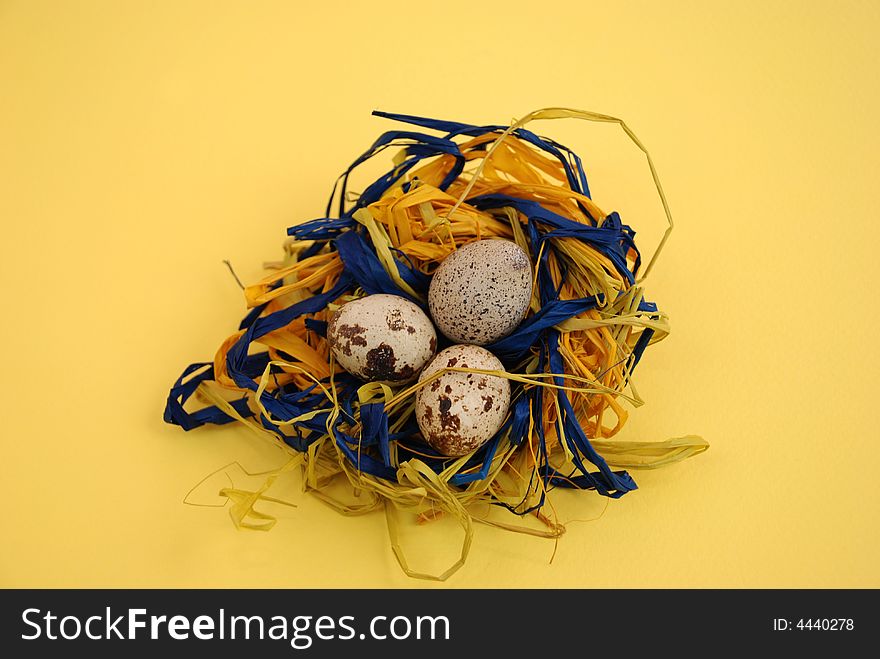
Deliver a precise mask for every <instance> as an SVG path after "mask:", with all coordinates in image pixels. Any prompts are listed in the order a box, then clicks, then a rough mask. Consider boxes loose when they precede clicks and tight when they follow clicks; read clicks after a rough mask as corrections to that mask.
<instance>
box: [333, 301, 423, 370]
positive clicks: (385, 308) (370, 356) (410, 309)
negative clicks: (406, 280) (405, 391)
mask: <svg viewBox="0 0 880 659" xmlns="http://www.w3.org/2000/svg"><path fill="white" fill-rule="evenodd" d="M327 342H328V343H329V345H330V349H331V350H332V351H333V355H334V356H335V357H336V360H337V361H338V362H339V364H340V365H341V366H342V367H343V368H344V369H345V370H346V371H348V372H349V373H351V374H352V375H354V376H356V377H358V378H361V379H362V380H369V381H373V382H383V383H386V384H401V383H404V382H408V381H410V380H412V379H413V378H414V377H415V376H416V374H417V373H418V372H419V371H420V370H421V368H422V367H423V366H424V365H425V364H426V363H427V362H428V360H429V359H430V358H431V357H432V356H433V355H434V350H435V349H436V346H437V334H436V332H435V331H434V326H433V325H432V324H431V321H430V319H429V318H428V317H427V316H426V315H425V312H424V311H422V310H421V309H420V308H419V307H418V306H417V305H416V304H414V303H412V302H410V301H409V300H407V299H405V298H402V297H398V296H396V295H383V294H380V295H368V296H367V297H363V298H360V299H358V300H354V301H352V302H349V303H347V304H345V305H343V306H341V307H340V308H339V309H338V310H337V311H336V313H334V314H333V317H332V318H331V319H330V322H329V323H328V326H327Z"/></svg>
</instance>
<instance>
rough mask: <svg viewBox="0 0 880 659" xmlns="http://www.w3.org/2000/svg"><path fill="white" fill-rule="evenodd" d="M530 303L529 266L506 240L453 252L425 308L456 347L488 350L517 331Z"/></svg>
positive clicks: (435, 280) (482, 242)
mask: <svg viewBox="0 0 880 659" xmlns="http://www.w3.org/2000/svg"><path fill="white" fill-rule="evenodd" d="M531 297H532V263H531V261H530V260H529V257H528V255H527V254H526V253H525V252H524V251H523V250H522V249H521V248H520V247H519V245H517V244H516V243H512V242H510V241H509V240H480V241H477V242H475V243H469V244H467V245H465V246H464V247H461V248H459V249H457V250H456V251H454V252H452V254H450V255H449V256H448V257H446V259H445V260H444V261H443V263H441V264H440V266H439V267H438V268H437V271H436V272H435V273H434V277H433V279H432V280H431V287H430V289H429V290H428V307H429V309H430V311H431V316H432V317H433V318H434V322H435V323H437V328H438V329H439V330H440V331H441V332H443V334H445V335H446V336H448V337H449V338H450V339H452V340H453V341H455V342H456V343H471V344H474V345H487V344H489V343H492V342H493V341H497V340H498V339H502V338H504V337H505V336H507V335H508V334H510V333H511V332H513V330H515V329H516V328H517V326H519V324H520V322H522V319H523V317H524V316H525V314H526V311H528V308H529V301H530V300H531Z"/></svg>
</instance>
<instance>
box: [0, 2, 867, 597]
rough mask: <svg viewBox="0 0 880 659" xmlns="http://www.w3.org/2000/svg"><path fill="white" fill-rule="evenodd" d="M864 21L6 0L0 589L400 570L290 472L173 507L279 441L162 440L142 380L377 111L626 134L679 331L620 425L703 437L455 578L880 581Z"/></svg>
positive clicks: (614, 170)
mask: <svg viewBox="0 0 880 659" xmlns="http://www.w3.org/2000/svg"><path fill="white" fill-rule="evenodd" d="M878 33H880V4H878V3H876V2H873V1H866V2H852V1H850V2H831V1H829V2H776V1H771V2H748V3H721V2H718V3H711V2H700V1H694V2H662V3H656V2H644V3H631V2H625V3H617V2H603V3H598V2H581V1H571V2H569V1H559V2H543V3H542V2H537V3H536V2H515V1H508V2H473V1H468V2H458V1H453V2H444V3H436V2H421V1H419V0H407V1H406V2H350V3H344V2H335V1H329V0H328V1H323V2H292V1H291V2H277V3H273V2H253V3H250V2H236V3H229V2H170V1H169V2H115V1H110V2H97V1H82V2H61V1H59V2H39V1H38V2H24V1H22V2H10V1H9V0H2V1H0V218H2V224H0V226H2V235H0V251H2V255H0V286H2V288H3V303H4V312H3V323H2V342H0V364H2V367H3V373H2V385H0V387H2V390H0V405H2V409H0V411H2V419H0V424H2V425H0V427H2V430H0V437H2V440H0V441H2V452H0V479H2V487H3V493H4V495H3V518H4V519H3V538H2V542H0V585H3V586H422V585H424V583H423V582H414V581H411V580H408V579H407V578H406V577H404V576H403V575H402V573H401V572H400V571H399V569H398V568H397V566H396V564H395V562H394V558H393V556H392V554H391V551H390V549H389V545H388V540H387V537H386V531H385V523H384V519H383V517H382V515H381V514H375V515H369V516H366V517H361V518H343V517H340V516H337V515H336V514H335V513H334V512H332V511H331V510H330V509H328V508H326V507H324V506H323V505H322V504H321V503H319V502H318V501H317V500H315V499H313V498H311V497H309V496H304V495H301V494H300V493H299V490H298V485H297V483H296V482H292V483H288V484H284V485H283V486H282V487H281V488H280V491H281V494H280V495H279V496H284V497H287V498H290V499H292V500H294V501H295V502H296V503H297V504H298V507H297V508H292V509H283V508H278V509H276V510H275V512H277V513H279V515H280V517H281V519H280V522H279V524H278V525H277V526H276V528H275V529H274V530H273V531H272V532H270V533H265V534H264V533H248V532H238V531H236V530H235V529H234V528H233V527H232V525H231V523H230V521H229V518H228V515H227V514H226V513H225V511H223V510H220V509H216V508H195V507H190V506H184V505H183V504H182V503H181V499H182V497H183V495H184V494H185V493H186V491H187V490H188V489H189V488H190V487H191V486H192V485H194V484H195V483H196V482H198V481H199V480H200V479H201V478H203V477H204V476H205V475H207V474H208V473H210V472H211V471H213V470H214V469H216V468H218V467H220V466H222V465H224V464H226V463H228V462H230V461H232V460H236V459H237V460H239V461H240V462H241V463H242V464H243V465H244V466H245V467H246V468H248V469H263V468H267V467H270V466H272V465H273V464H277V463H278V459H279V456H278V455H277V454H275V453H274V452H273V451H272V450H270V449H269V448H266V447H263V446H261V445H260V444H258V443H257V442H256V440H254V439H251V438H250V436H249V435H248V434H247V433H246V431H244V430H242V429H240V428H233V427H227V428H222V429H216V430H215V429H206V430H201V431H196V432H193V433H190V434H184V433H183V432H182V431H180V430H179V429H177V428H173V427H169V426H165V425H164V424H163V423H162V421H161V413H162V409H163V404H164V399H165V396H166V395H167V389H168V387H169V386H170V384H171V383H172V381H173V380H174V378H175V377H177V375H178V374H179V373H180V371H181V370H182V369H183V367H184V366H185V365H186V364H188V363H190V362H193V361H200V360H205V359H210V358H211V357H212V355H213V352H214V350H215V348H216V347H217V345H218V344H219V342H220V341H221V340H222V339H223V338H225V337H226V336H227V335H228V334H229V333H231V332H232V331H233V330H234V329H235V326H236V323H237V321H238V320H239V318H240V317H241V316H242V315H243V313H244V311H245V310H244V305H243V297H242V295H241V294H240V291H239V290H238V288H237V287H236V285H235V283H234V281H233V280H232V278H231V277H230V275H229V273H228V272H227V271H226V270H225V268H224V266H223V265H222V264H221V261H222V260H223V259H227V258H228V259H230V260H231V261H232V263H233V264H234V265H235V267H236V269H237V271H238V273H239V275H240V276H241V277H242V278H243V279H245V280H247V281H253V280H254V279H255V278H256V277H258V276H259V274H260V266H261V263H262V262H263V261H264V260H272V259H276V258H279V256H280V254H281V250H280V245H281V242H282V241H283V239H284V231H285V228H286V227H287V226H288V225H290V224H292V223H295V222H297V221H301V220H304V219H311V218H314V217H318V216H320V215H321V213H322V210H323V206H324V203H325V200H326V195H327V194H328V193H329V190H330V186H331V184H332V182H333V180H334V178H335V176H336V175H337V174H338V173H339V172H340V171H341V169H342V168H343V167H345V166H346V165H347V164H348V163H349V162H350V161H351V160H353V158H354V157H355V156H356V155H358V154H359V153H360V152H361V151H362V150H363V149H364V148H365V147H366V146H367V145H368V144H369V143H370V142H371V141H372V140H373V139H374V138H375V137H376V136H377V135H378V134H379V133H380V132H381V131H383V130H387V129H390V128H392V127H393V124H391V123H390V122H387V121H384V120H381V119H376V118H372V117H371V116H370V114H369V113H370V111H371V110H372V109H374V108H381V109H386V110H390V111H396V112H404V113H412V114H422V115H428V116H433V117H439V118H448V119H457V120H463V121H469V122H473V123H489V122H499V123H505V122H508V121H510V119H511V118H512V117H515V116H521V115H522V114H525V113H526V112H528V111H529V110H532V109H535V108H538V107H545V106H550V105H564V106H572V107H578V108H584V109H592V110H596V111H600V112H606V113H610V114H615V115H618V116H622V117H623V118H625V119H626V120H627V121H628V122H629V124H630V125H631V126H632V127H633V128H634V129H635V130H636V132H637V133H638V134H639V136H640V137H641V138H642V139H643V140H644V142H645V144H646V145H647V146H648V148H649V149H650V150H651V152H652V154H653V156H654V158H655V160H656V164H657V166H658V168H659V171H660V175H661V178H662V181H663V183H664V186H665V189H666V192H667V195H668V197H669V200H670V203H671V206H672V210H673V213H674V215H675V217H676V220H677V228H676V231H675V232H674V233H673V236H672V239H671V242H670V243H669V246H668V250H667V251H665V252H664V254H663V258H662V259H661V260H660V262H659V264H658V267H657V268H656V269H655V272H654V274H653V275H652V277H651V279H650V280H649V282H648V295H649V298H651V299H654V300H657V301H658V302H659V303H660V305H661V307H662V308H664V309H665V310H666V311H667V312H669V314H670V315H671V317H672V323H673V333H672V335H671V336H670V337H669V339H668V340H666V341H665V342H663V343H661V344H658V345H657V346H656V347H654V348H652V349H651V350H649V351H648V352H647V353H646V356H645V359H644V360H643V361H642V364H641V366H640V368H639V370H638V372H637V374H636V376H637V377H636V382H637V385H638V388H639V391H640V393H641V394H642V396H643V397H644V398H645V399H646V401H647V404H646V405H645V406H644V407H642V408H640V409H638V410H636V411H635V412H634V413H633V414H632V416H631V421H630V423H629V424H628V426H627V427H626V428H625V430H624V431H623V433H622V436H623V437H628V438H633V439H646V440H647V439H651V440H653V439H664V438H667V437H670V436H677V435H684V434H688V433H696V434H701V435H703V436H705V437H706V438H707V439H708V440H709V441H710V442H711V443H712V448H711V449H710V451H709V452H708V453H706V454H704V455H702V456H699V457H697V458H695V459H693V460H691V461H688V462H686V463H683V464H680V465H678V466H675V467H672V468H669V469H667V470H660V471H656V472H651V473H636V474H635V477H636V480H637V482H638V483H639V485H640V489H639V490H638V491H636V492H633V493H631V494H629V495H627V496H626V497H624V498H623V499H621V500H620V501H617V502H613V503H611V504H610V505H609V506H608V508H607V511H606V512H605V514H604V516H603V517H602V518H601V519H599V520H598V521H592V522H583V523H573V524H571V525H570V528H569V532H568V534H567V535H566V536H565V537H564V538H563V539H562V541H561V542H560V543H559V547H558V550H557V552H556V556H555V558H554V560H553V562H552V564H550V562H549V561H550V556H551V554H552V551H553V546H552V543H550V542H548V541H545V540H539V539H536V538H530V537H525V536H514V535H510V534H506V533H504V532H501V531H497V530H495V529H491V528H488V527H478V528H477V530H476V538H475V542H474V547H473V551H472V553H471V557H470V561H469V562H468V564H467V565H466V566H465V567H464V569H462V570H461V571H460V572H459V573H458V574H457V575H456V576H455V577H453V578H452V580H451V581H450V582H448V583H449V585H451V586H458V587H463V586H554V587H556V586H586V587H594V586H595V587H599V586H604V587H635V586H661V587H665V586H723V587H741V586H758V587H778V586H798V587H799V586H819V587H831V586H854V587H859V586H873V587H878V586H880V560H878V559H880V552H878V546H880V521H878V520H880V515H878V512H880V496H878V493H880V488H878V483H877V460H878V458H880V450H878V446H880V433H878V431H877V406H876V398H875V395H876V393H877V384H876V377H877V374H878V372H880V368H878V367H880V363H878V362H880V360H878V348H877V321H878V311H877V309H878V306H877V304H878V303H877V292H876V290H875V288H874V286H875V283H876V282H877V281H878V277H877V275H878V274H880V273H878V267H877V261H876V246H877V244H878V239H880V231H878V228H877V226H878V225H877V222H878V211H880V204H878V185H877V183H878V174H880V171H878V153H880V140H878V131H877V127H876V121H877V117H878V116H880V94H878V71H877V61H878V49H877V47H876V38H877V34H878ZM535 128H536V130H538V131H540V132H543V133H545V134H549V135H552V136H554V137H558V138H559V139H560V141H562V142H563V143H567V144H568V145H569V146H572V147H573V148H575V149H576V150H577V151H578V152H580V153H581V154H582V155H583V156H584V158H585V166H586V168H587V172H588V175H589V176H591V184H592V188H593V193H594V197H595V199H596V201H597V202H598V203H599V204H600V206H603V207H604V208H605V209H606V210H608V211H610V210H613V209H616V210H619V211H620V212H621V214H622V216H623V218H624V220H625V221H628V222H630V223H632V224H633V225H634V226H635V227H636V229H637V230H639V236H640V239H641V243H640V244H641V246H642V250H643V252H645V253H646V254H647V253H650V251H651V249H652V248H653V245H654V244H655V243H656V240H657V238H658V237H659V235H660V230H661V228H662V215H661V211H660V207H659V204H658V203H657V201H656V198H655V197H654V196H653V193H652V191H651V186H650V180H649V176H648V172H647V168H646V167H645V165H644V161H643V160H642V159H640V158H639V157H638V154H637V153H636V152H635V150H634V149H633V148H632V147H631V145H629V144H628V143H627V142H626V141H625V139H623V138H622V137H621V136H620V135H619V134H618V133H617V132H615V131H616V129H614V128H612V127H610V126H597V125H589V124H580V123H575V124H569V123H563V122H553V123H546V122H545V123H541V124H536V125H535ZM221 484H223V483H221ZM243 484H244V483H243ZM599 499H600V498H599V497H597V496H596V495H594V494H581V495H572V496H569V497H560V499H559V502H560V503H559V505H560V508H561V509H564V510H565V511H566V513H565V514H566V515H567V517H566V518H565V519H570V518H574V517H582V518H586V517H595V516H596V515H598V514H599V513H600V512H602V505H603V502H602V501H600V500H599ZM438 531H442V533H446V532H454V531H453V530H452V529H446V530H445V531H444V530H442V528H441V527H437V528H436V529H433V530H431V529H427V530H426V531H425V533H426V534H431V533H435V535H436V534H437V533H438ZM424 537H428V536H427V535H426V536H424ZM454 537H457V536H454ZM415 542H418V540H416V541H415ZM441 544H442V538H439V537H438V538H437V543H436V546H437V547H439V546H440V545H441Z"/></svg>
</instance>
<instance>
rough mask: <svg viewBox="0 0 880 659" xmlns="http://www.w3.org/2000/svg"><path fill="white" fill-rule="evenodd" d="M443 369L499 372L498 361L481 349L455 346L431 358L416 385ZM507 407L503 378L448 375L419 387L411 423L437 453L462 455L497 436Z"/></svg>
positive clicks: (507, 386)
mask: <svg viewBox="0 0 880 659" xmlns="http://www.w3.org/2000/svg"><path fill="white" fill-rule="evenodd" d="M447 367H458V368H477V369H483V370H487V371H503V370H504V366H503V365H502V363H501V362H500V361H498V358H497V357H496V356H495V355H493V354H492V353H491V352H489V351H488V350H486V349H485V348H481V347H479V346H473V345H454V346H450V347H448V348H446V349H445V350H443V351H441V352H440V353H439V354H438V355H437V356H436V357H434V359H433V360H431V362H430V363H429V364H428V365H427V366H426V367H425V369H424V370H423V371H422V374H421V375H420V376H419V382H422V381H424V380H425V379H427V378H429V377H430V376H431V374H433V373H436V372H437V371H441V370H443V369H444V368H447ZM509 406H510V382H509V381H508V380H507V378H502V377H498V376H495V375H485V374H483V373H463V372H458V371H452V372H449V373H444V374H443V375H441V376H440V377H439V378H437V379H436V380H434V381H433V382H431V383H430V384H427V385H425V386H424V387H422V388H421V389H419V391H418V393H417V394H416V421H417V422H418V424H419V428H420V429H421V431H422V436H423V437H424V438H425V441H426V442H428V444H430V445H431V446H432V447H433V448H434V449H435V450H436V451H438V452H440V453H442V454H444V455H448V456H461V455H465V454H466V453H470V452H471V451H473V450H475V449H477V448H479V447H480V446H482V445H483V444H485V443H486V442H487V441H489V439H491V438H492V436H493V435H494V434H495V433H496V432H498V429H499V428H500V427H501V425H502V423H503V422H504V417H505V416H506V415H507V409H508V407H509Z"/></svg>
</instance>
